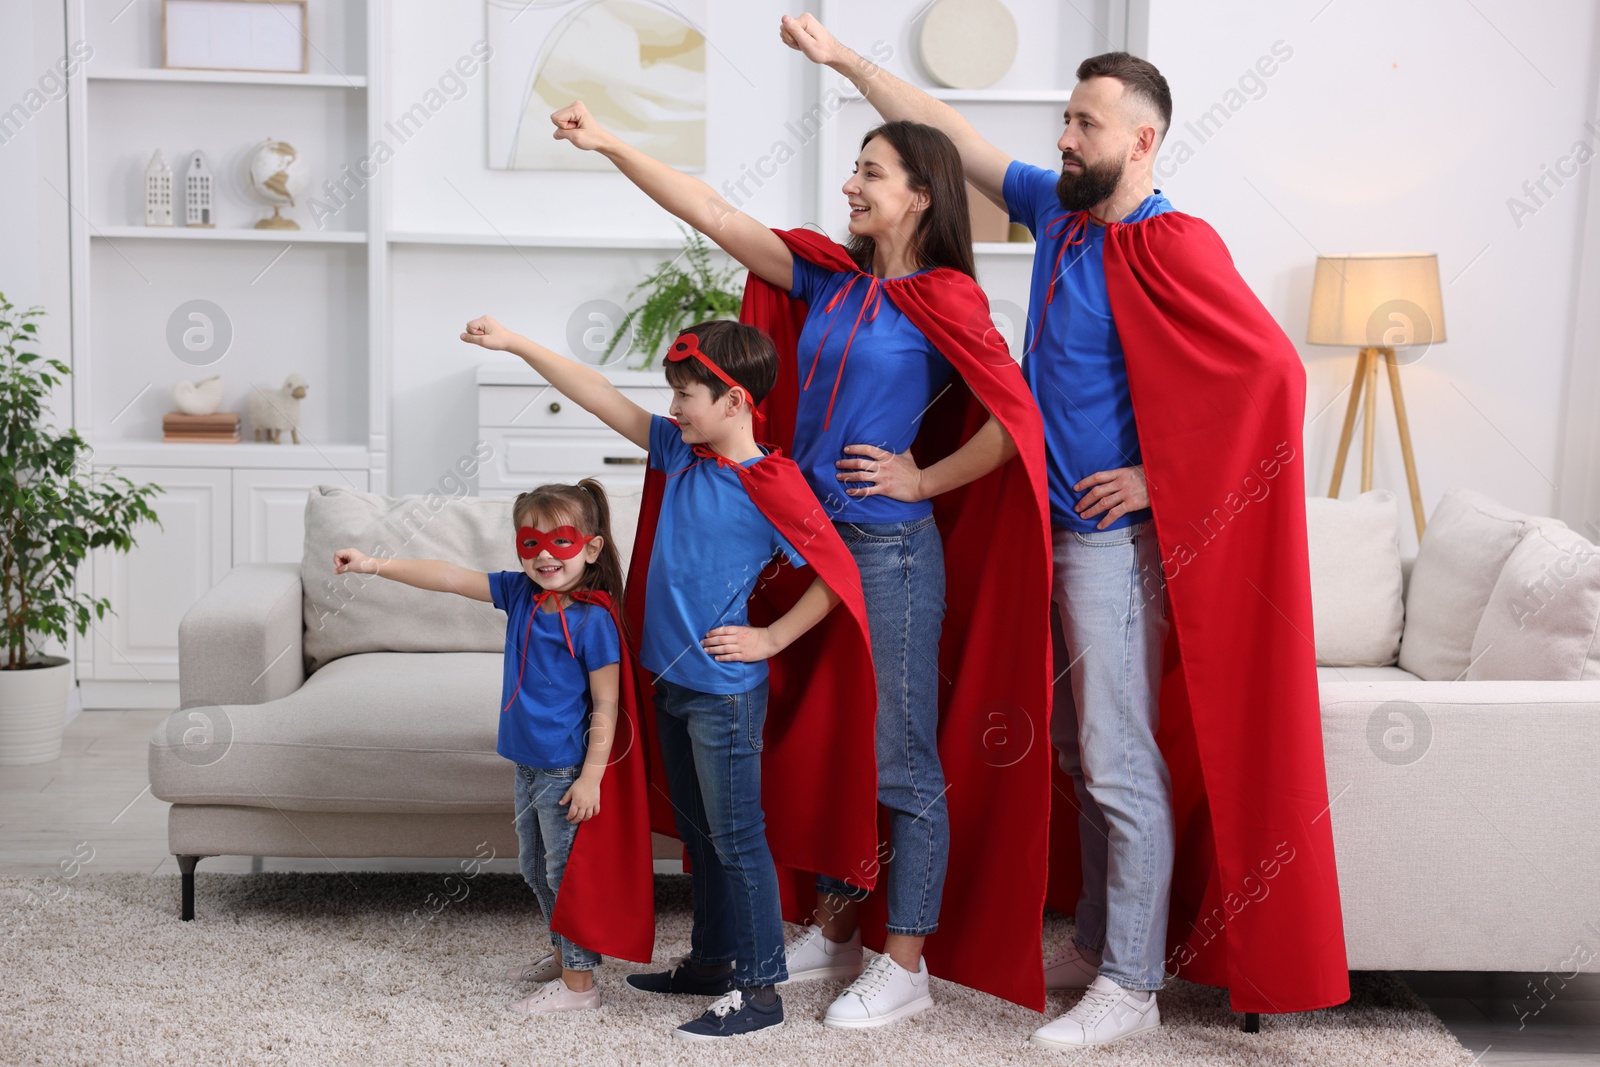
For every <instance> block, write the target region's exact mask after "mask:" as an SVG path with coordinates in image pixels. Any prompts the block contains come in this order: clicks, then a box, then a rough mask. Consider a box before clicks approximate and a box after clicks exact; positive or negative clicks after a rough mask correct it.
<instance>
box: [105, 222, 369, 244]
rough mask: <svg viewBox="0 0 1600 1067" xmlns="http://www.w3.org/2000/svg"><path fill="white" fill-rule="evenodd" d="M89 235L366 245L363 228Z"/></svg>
mask: <svg viewBox="0 0 1600 1067" xmlns="http://www.w3.org/2000/svg"><path fill="white" fill-rule="evenodd" d="M89 236H90V237H91V238H93V237H104V238H111V237H115V238H119V239H122V240H135V241H137V240H157V241H266V242H269V243H272V244H346V245H358V244H365V243H366V240H367V235H366V234H365V233H363V232H362V231H360V230H245V229H239V228H237V227H227V228H221V227H214V228H207V227H204V226H96V225H94V224H93V223H91V224H90V233H89Z"/></svg>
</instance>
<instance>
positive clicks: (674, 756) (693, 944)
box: [655, 678, 789, 989]
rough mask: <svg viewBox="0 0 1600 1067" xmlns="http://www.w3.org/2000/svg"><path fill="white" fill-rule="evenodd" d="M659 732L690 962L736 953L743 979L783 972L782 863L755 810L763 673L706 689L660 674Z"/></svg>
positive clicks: (737, 978)
mask: <svg viewBox="0 0 1600 1067" xmlns="http://www.w3.org/2000/svg"><path fill="white" fill-rule="evenodd" d="M655 705H656V736H657V737H658V738H659V739H660V742H661V760H662V763H663V764H664V765H665V767H666V772H667V791H668V793H669V794H670V796H671V797H672V810H673V817H674V819H675V820H676V822H677V824H678V837H679V838H680V839H681V840H682V841H683V845H684V848H685V849H687V850H688V853H689V866H690V876H691V879H692V881H691V883H690V885H691V888H692V891H693V925H692V926H691V928H690V934H689V960H690V962H691V963H698V964H708V965H714V964H718V963H727V962H729V961H730V960H732V961H735V962H734V969H733V984H734V985H735V986H738V987H739V988H742V989H748V988H750V987H752V986H764V985H776V984H777V983H779V982H782V981H784V980H786V979H787V978H788V977H789V972H788V969H787V968H786V967H785V965H784V955H783V912H782V905H781V903H780V902H779V899H778V873H777V871H776V870H775V869H774V868H773V866H772V853H771V851H769V850H768V848H767V822H766V816H765V815H764V814H763V813H762V810H761V747H762V736H761V731H762V729H763V728H764V727H765V725H766V721H767V683H766V682H762V683H761V684H760V685H758V686H756V687H755V688H754V689H752V690H750V691H749V692H747V693H736V694H733V695H724V694H719V693H702V692H699V691H698V690H694V689H686V688H684V687H683V686H681V685H674V684H673V683H672V682H669V681H667V680H666V679H665V678H658V679H656V695H655Z"/></svg>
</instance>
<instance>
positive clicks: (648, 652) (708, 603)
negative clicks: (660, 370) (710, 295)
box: [639, 415, 806, 694]
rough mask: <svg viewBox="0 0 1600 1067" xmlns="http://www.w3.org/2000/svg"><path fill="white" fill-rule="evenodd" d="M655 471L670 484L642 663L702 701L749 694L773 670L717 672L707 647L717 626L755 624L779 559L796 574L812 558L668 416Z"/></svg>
mask: <svg viewBox="0 0 1600 1067" xmlns="http://www.w3.org/2000/svg"><path fill="white" fill-rule="evenodd" d="M762 458H763V457H761V456H757V457H756V458H754V459H749V460H746V461H745V462H744V466H746V467H749V466H753V465H754V464H757V463H760V462H761V460H762ZM650 466H652V467H654V468H655V469H656V470H659V471H662V472H663V473H664V474H666V475H667V479H666V488H665V489H664V490H663V492H662V496H661V516H660V518H659V519H658V520H657V522H656V540H655V544H654V545H653V546H651V549H650V576H649V578H648V580H647V581H646V583H645V600H644V623H643V625H644V633H643V634H641V635H640V639H639V663H640V664H641V665H642V666H643V667H644V668H645V669H646V670H648V671H650V672H651V673H652V674H654V675H656V676H657V677H661V678H665V679H666V680H667V681H669V682H672V683H673V684H675V685H681V686H683V687H685V688H687V689H694V690H696V691H698V692H701V693H718V694H732V693H744V692H748V691H749V690H751V689H754V688H755V687H756V686H758V685H760V684H761V683H762V682H763V681H765V680H766V677H767V665H766V663H764V662H756V663H718V662H717V661H716V660H714V659H712V658H711V657H710V656H709V655H707V654H706V650H705V649H703V648H701V647H700V641H701V639H702V638H704V637H705V635H706V632H707V631H708V630H711V629H713V628H715V627H718V626H747V625H749V619H748V613H747V608H748V604H749V600H750V593H751V592H752V591H753V590H754V589H755V586H756V582H757V581H758V580H759V579H760V577H761V572H762V571H763V570H765V569H766V567H767V565H768V564H769V563H771V562H772V558H773V557H774V556H776V555H778V554H779V553H782V554H783V555H784V556H786V557H788V559H789V561H790V562H791V563H793V564H794V565H795V566H796V567H804V566H805V565H806V561H805V558H804V557H803V556H801V555H800V553H799V552H797V551H796V550H795V547H794V546H793V545H791V544H790V543H789V542H788V540H787V539H786V538H785V537H784V536H783V535H782V534H780V533H779V532H778V530H777V528H776V527H775V526H773V525H772V522H771V521H770V520H769V519H768V518H767V517H766V516H765V515H763V514H762V513H761V510H760V509H759V508H757V507H756V506H755V503H754V502H753V501H751V499H750V495H749V494H748V493H746V492H745V490H744V486H743V485H742V484H740V482H739V476H738V475H737V474H735V473H734V472H733V471H731V470H727V469H725V468H724V467H722V466H721V465H720V464H719V463H717V461H716V460H714V459H707V460H702V459H701V457H699V456H697V455H695V454H694V452H693V450H692V449H691V447H690V446H689V445H687V444H685V443H684V440H683V434H682V433H680V432H679V431H678V424H677V423H675V422H673V421H672V420H671V419H666V418H662V417H661V416H660V415H656V416H653V417H652V418H651V419H650Z"/></svg>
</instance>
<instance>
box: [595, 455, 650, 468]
mask: <svg viewBox="0 0 1600 1067" xmlns="http://www.w3.org/2000/svg"><path fill="white" fill-rule="evenodd" d="M601 462H602V463H606V464H609V465H610V466H613V467H624V466H626V467H642V466H644V465H645V464H646V463H648V462H650V457H649V456H606V457H605V458H604V459H603V460H601Z"/></svg>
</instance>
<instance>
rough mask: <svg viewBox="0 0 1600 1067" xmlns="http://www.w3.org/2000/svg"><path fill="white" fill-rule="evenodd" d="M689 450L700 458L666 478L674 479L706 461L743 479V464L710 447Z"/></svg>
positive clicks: (698, 446)
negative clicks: (712, 462) (710, 461)
mask: <svg viewBox="0 0 1600 1067" xmlns="http://www.w3.org/2000/svg"><path fill="white" fill-rule="evenodd" d="M689 448H690V451H692V452H693V453H694V454H695V455H697V456H699V457H700V458H699V459H697V460H695V461H694V462H693V463H691V464H689V465H688V466H687V467H684V468H682V469H681V470H675V471H673V472H672V473H671V474H669V475H667V477H668V478H676V477H677V476H678V475H680V474H682V473H683V472H684V471H691V470H694V469H695V468H696V467H698V466H700V464H702V463H704V462H705V461H706V460H708V459H709V460H713V461H715V463H716V464H717V466H719V467H726V468H728V469H729V470H731V471H733V473H735V474H737V475H739V476H741V477H743V475H744V474H745V465H744V464H743V463H740V462H739V461H738V460H736V459H729V458H728V457H727V456H724V455H723V454H722V453H721V452H718V451H717V450H716V449H714V448H712V447H711V446H710V445H690V446H689Z"/></svg>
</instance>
